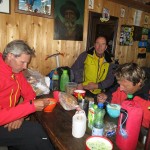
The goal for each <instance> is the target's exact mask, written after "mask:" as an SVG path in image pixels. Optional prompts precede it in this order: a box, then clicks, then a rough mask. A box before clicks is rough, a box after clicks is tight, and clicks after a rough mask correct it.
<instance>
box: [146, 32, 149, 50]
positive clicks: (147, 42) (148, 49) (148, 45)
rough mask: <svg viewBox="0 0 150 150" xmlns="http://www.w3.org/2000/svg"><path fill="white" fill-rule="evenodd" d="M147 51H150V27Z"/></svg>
mask: <svg viewBox="0 0 150 150" xmlns="http://www.w3.org/2000/svg"><path fill="white" fill-rule="evenodd" d="M146 52H148V53H150V29H149V30H148V40H147V49H146Z"/></svg>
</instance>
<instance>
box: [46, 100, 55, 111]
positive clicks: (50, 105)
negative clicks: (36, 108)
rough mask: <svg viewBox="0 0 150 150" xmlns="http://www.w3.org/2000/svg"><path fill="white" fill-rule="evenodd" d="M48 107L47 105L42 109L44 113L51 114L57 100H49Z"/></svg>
mask: <svg viewBox="0 0 150 150" xmlns="http://www.w3.org/2000/svg"><path fill="white" fill-rule="evenodd" d="M49 101H50V103H49V105H47V106H46V107H45V108H44V112H52V111H53V109H54V108H55V106H56V103H57V100H56V99H54V98H49Z"/></svg>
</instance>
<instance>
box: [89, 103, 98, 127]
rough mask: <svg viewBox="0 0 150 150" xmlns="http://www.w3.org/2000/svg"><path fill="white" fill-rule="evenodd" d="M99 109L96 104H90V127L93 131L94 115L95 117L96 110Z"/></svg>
mask: <svg viewBox="0 0 150 150" xmlns="http://www.w3.org/2000/svg"><path fill="white" fill-rule="evenodd" d="M96 109H97V105H96V104H94V103H93V104H90V102H89V110H88V127H89V128H90V129H91V130H92V127H93V122H94V115H95V110H96Z"/></svg>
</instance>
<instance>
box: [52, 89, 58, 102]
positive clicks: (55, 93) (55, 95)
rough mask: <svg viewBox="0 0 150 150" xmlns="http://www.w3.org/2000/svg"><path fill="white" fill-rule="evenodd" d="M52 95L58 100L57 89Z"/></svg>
mask: <svg viewBox="0 0 150 150" xmlns="http://www.w3.org/2000/svg"><path fill="white" fill-rule="evenodd" d="M53 97H54V98H55V99H56V101H57V102H59V91H54V92H53Z"/></svg>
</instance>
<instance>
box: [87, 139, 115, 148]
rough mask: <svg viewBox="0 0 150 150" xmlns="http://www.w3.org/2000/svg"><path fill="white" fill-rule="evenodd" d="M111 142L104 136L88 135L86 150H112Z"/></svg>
mask: <svg viewBox="0 0 150 150" xmlns="http://www.w3.org/2000/svg"><path fill="white" fill-rule="evenodd" d="M112 149H113V144H112V142H111V141H110V140H109V139H107V138H106V137H102V136H90V137H89V138H87V139H86V150H112Z"/></svg>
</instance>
